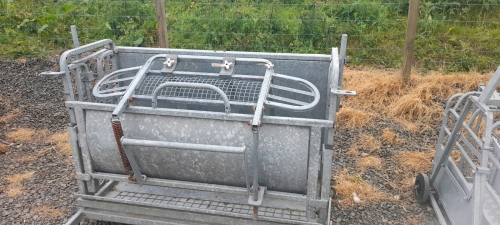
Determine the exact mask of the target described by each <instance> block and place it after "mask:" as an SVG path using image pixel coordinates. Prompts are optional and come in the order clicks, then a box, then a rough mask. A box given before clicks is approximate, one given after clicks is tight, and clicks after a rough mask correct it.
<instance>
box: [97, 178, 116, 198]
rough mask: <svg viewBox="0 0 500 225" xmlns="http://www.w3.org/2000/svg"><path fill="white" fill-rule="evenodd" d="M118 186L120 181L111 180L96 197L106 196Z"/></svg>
mask: <svg viewBox="0 0 500 225" xmlns="http://www.w3.org/2000/svg"><path fill="white" fill-rule="evenodd" d="M116 184H118V181H114V180H110V181H108V182H106V184H105V185H104V186H103V187H102V188H101V189H100V190H99V191H98V192H97V193H95V196H104V195H106V194H108V192H110V191H111V190H112V189H113V188H114V187H115V185H116Z"/></svg>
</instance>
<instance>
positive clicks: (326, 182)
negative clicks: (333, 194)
mask: <svg viewBox="0 0 500 225" xmlns="http://www.w3.org/2000/svg"><path fill="white" fill-rule="evenodd" d="M322 150H323V151H322V152H323V156H322V165H321V170H322V174H321V196H320V199H321V200H330V191H331V190H330V182H331V177H332V157H333V150H331V149H326V148H325V146H324V145H323V146H322ZM330 204H331V202H330V203H329V205H330ZM328 216H329V213H328V212H327V211H325V209H321V210H320V215H319V218H320V221H321V222H323V223H326V221H328Z"/></svg>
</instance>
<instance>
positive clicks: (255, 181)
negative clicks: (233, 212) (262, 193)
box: [252, 130, 259, 220]
mask: <svg viewBox="0 0 500 225" xmlns="http://www.w3.org/2000/svg"><path fill="white" fill-rule="evenodd" d="M252 165H253V187H252V189H253V193H252V199H253V200H254V201H257V200H259V132H258V130H257V131H255V130H254V131H253V151H252ZM258 211H259V209H258V207H257V206H254V207H253V219H254V220H257V219H258V215H259V212H258Z"/></svg>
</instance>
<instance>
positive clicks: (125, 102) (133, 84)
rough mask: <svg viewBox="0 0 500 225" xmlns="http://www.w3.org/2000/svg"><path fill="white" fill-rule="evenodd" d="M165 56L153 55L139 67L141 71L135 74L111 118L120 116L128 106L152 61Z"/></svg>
mask: <svg viewBox="0 0 500 225" xmlns="http://www.w3.org/2000/svg"><path fill="white" fill-rule="evenodd" d="M166 56H167V55H165V54H162V55H155V56H152V57H151V58H149V59H148V61H147V62H146V63H145V64H144V66H142V67H141V69H140V70H139V71H138V72H137V75H136V76H135V79H134V80H132V82H131V83H130V84H129V87H130V88H128V89H127V91H126V92H125V93H124V94H123V96H122V98H121V99H120V102H118V105H117V106H116V108H115V110H113V113H112V115H113V116H118V117H119V116H120V115H121V114H122V113H123V110H125V108H126V107H127V106H128V103H129V98H130V97H132V95H133V94H134V93H135V89H136V87H137V86H138V85H139V84H141V83H142V81H143V80H144V78H145V77H146V72H147V71H148V70H149V67H150V66H151V65H152V64H153V62H154V61H156V60H157V59H160V58H165V57H166Z"/></svg>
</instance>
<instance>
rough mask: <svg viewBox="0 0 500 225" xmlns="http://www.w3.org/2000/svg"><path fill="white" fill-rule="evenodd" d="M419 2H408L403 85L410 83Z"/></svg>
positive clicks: (412, 0) (411, 0) (417, 0)
mask: <svg viewBox="0 0 500 225" xmlns="http://www.w3.org/2000/svg"><path fill="white" fill-rule="evenodd" d="M419 3H420V0H410V7H409V9H408V23H407V25H406V40H405V42H406V44H405V50H404V51H405V52H404V56H403V71H402V77H403V83H404V84H408V83H409V82H410V74H411V64H412V61H413V49H414V48H415V35H416V33H417V22H418V5H419Z"/></svg>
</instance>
